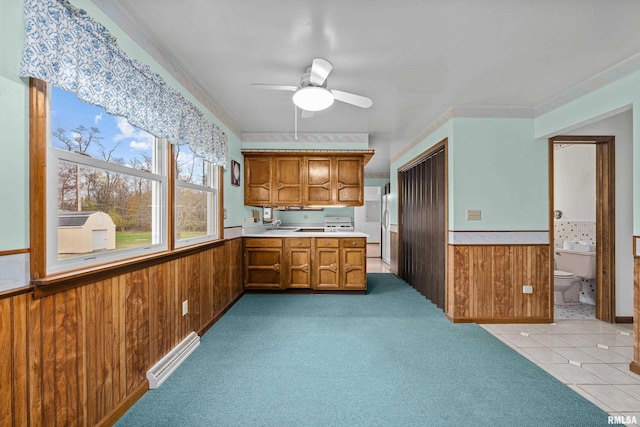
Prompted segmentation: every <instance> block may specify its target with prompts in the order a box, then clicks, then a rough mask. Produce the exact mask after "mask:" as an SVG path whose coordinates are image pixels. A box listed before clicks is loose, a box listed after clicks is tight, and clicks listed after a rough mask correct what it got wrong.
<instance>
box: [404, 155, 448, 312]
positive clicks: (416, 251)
mask: <svg viewBox="0 0 640 427" xmlns="http://www.w3.org/2000/svg"><path fill="white" fill-rule="evenodd" d="M444 162H445V155H444V148H443V149H441V150H438V151H436V152H434V153H432V154H431V155H430V156H428V157H426V158H425V159H423V160H422V161H421V162H420V163H418V164H416V165H414V166H412V167H411V168H410V169H407V170H405V171H402V173H401V177H400V182H401V197H402V230H401V235H402V263H401V266H402V272H401V274H402V278H403V279H404V280H405V281H407V283H409V284H410V285H411V286H413V287H414V288H416V290H417V291H418V292H420V293H421V294H422V295H424V296H425V297H427V298H428V299H430V300H431V302H433V303H434V304H436V305H437V306H438V307H440V308H444V294H445V268H446V265H445V251H446V228H445V226H446V218H445V212H446V209H445V176H444V174H445V164H444Z"/></svg>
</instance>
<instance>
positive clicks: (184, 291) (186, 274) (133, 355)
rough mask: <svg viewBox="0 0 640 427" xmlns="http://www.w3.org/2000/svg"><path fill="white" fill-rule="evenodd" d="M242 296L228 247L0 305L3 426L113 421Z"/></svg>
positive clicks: (237, 243) (235, 250)
mask: <svg viewBox="0 0 640 427" xmlns="http://www.w3.org/2000/svg"><path fill="white" fill-rule="evenodd" d="M241 293H242V242H241V239H234V240H229V241H226V242H225V243H224V245H221V246H217V247H213V248H210V249H206V250H204V251H202V252H198V253H195V254H190V255H187V256H185V257H182V258H178V259H174V260H171V261H168V262H166V263H162V264H157V265H154V266H151V267H147V268H143V269H140V270H137V271H133V272H131V273H126V274H122V275H119V276H115V277H112V278H110V279H108V280H103V281H100V282H96V283H91V284H88V285H85V286H82V287H78V288H74V289H71V290H67V291H62V292H59V293H55V294H53V295H49V296H46V297H43V298H39V299H34V298H33V296H32V294H22V295H18V296H13V297H9V298H4V299H0V348H2V349H3V350H2V354H1V355H0V425H2V426H11V425H14V426H23V425H32V426H38V425H55V426H62V425H69V426H73V425H89V426H91V425H96V424H100V423H101V422H106V423H109V422H110V421H112V420H113V419H114V418H116V417H117V414H118V412H119V411H121V410H123V408H122V407H123V406H125V407H126V405H127V404H130V403H132V402H133V401H135V400H136V399H137V398H138V397H139V396H140V395H141V394H142V393H144V391H145V390H147V388H148V384H147V380H146V371H147V370H148V369H149V368H150V367H151V366H152V365H153V364H154V363H155V362H157V361H158V360H159V359H160V358H162V357H163V356H164V355H165V354H166V353H167V352H168V351H169V350H171V349H172V348H173V347H174V346H175V345H176V344H177V343H179V342H180V341H181V340H182V339H183V338H184V337H185V336H186V335H187V334H189V333H190V332H191V331H194V330H195V331H197V332H199V333H202V332H203V331H205V330H206V328H208V327H209V326H210V324H211V323H212V322H213V321H214V320H215V319H216V318H217V317H218V316H219V315H220V314H221V313H223V312H224V310H226V308H227V307H228V306H230V304H232V303H233V302H234V301H235V299H236V298H238V297H239V296H240V295H241ZM185 299H188V300H189V313H188V314H187V315H186V316H182V301H183V300H185ZM114 414H116V415H115V416H114Z"/></svg>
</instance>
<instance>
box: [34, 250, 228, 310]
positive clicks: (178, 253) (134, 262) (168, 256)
mask: <svg viewBox="0 0 640 427" xmlns="http://www.w3.org/2000/svg"><path fill="white" fill-rule="evenodd" d="M224 242H225V240H224V239H221V240H215V241H211V242H206V243H200V244H196V245H192V246H184V247H181V248H176V249H174V250H172V251H163V252H158V253H155V254H152V255H147V256H142V257H136V258H129V259H124V260H122V261H118V262H112V263H108V264H100V265H97V266H93V267H90V268H85V269H79V270H73V271H67V272H63V273H57V274H53V275H50V276H45V277H41V278H38V279H32V280H31V285H34V286H35V287H34V288H33V296H34V298H42V297H46V296H49V295H52V294H55V293H58V292H62V291H66V290H68V289H73V288H76V287H79V286H83V285H87V284H89V283H93V282H98V281H100V280H106V279H109V278H111V277H114V276H119V275H121V274H125V273H130V272H132V271H136V270H141V269H143V268H147V267H150V266H152V265H157V264H162V263H165V262H168V261H171V260H174V259H178V258H182V257H185V256H188V255H192V254H195V253H198V252H202V251H205V250H208V249H211V248H215V247H218V246H222V245H224Z"/></svg>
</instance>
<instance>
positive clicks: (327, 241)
mask: <svg viewBox="0 0 640 427" xmlns="http://www.w3.org/2000/svg"><path fill="white" fill-rule="evenodd" d="M316 247H318V248H339V247H340V239H331V238H326V237H325V238H322V237H317V238H316Z"/></svg>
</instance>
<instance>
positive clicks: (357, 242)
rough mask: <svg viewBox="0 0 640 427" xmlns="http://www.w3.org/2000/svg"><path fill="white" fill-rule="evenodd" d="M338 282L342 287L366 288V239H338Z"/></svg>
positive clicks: (352, 288) (350, 288)
mask: <svg viewBox="0 0 640 427" xmlns="http://www.w3.org/2000/svg"><path fill="white" fill-rule="evenodd" d="M340 274H341V276H340V284H341V286H342V288H343V289H349V290H364V289H366V288H367V251H366V239H365V238H363V237H360V238H354V239H340Z"/></svg>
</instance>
